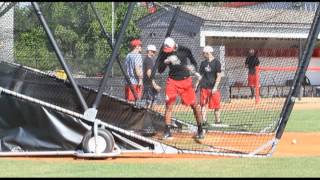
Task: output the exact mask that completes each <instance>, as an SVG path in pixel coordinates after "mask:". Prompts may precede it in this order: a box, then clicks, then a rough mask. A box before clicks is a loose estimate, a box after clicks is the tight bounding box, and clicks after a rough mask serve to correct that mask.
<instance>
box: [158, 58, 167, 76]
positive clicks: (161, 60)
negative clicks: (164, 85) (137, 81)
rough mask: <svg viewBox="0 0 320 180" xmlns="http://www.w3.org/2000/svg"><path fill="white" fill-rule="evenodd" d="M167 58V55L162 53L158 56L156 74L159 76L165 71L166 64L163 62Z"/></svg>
mask: <svg viewBox="0 0 320 180" xmlns="http://www.w3.org/2000/svg"><path fill="white" fill-rule="evenodd" d="M166 58H167V55H165V54H164V53H160V54H159V65H158V72H159V73H160V74H161V73H163V72H164V70H166V67H167V64H165V63H164V60H165V59H166Z"/></svg>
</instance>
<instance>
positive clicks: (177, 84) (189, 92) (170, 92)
mask: <svg viewBox="0 0 320 180" xmlns="http://www.w3.org/2000/svg"><path fill="white" fill-rule="evenodd" d="M165 91H166V105H171V104H174V103H175V102H176V98H177V96H178V95H179V96H180V98H181V100H182V104H183V105H187V106H189V105H194V104H195V103H196V93H195V92H194V90H193V86H192V78H191V77H188V78H186V79H183V80H174V79H171V78H168V79H167V82H166V90H165Z"/></svg>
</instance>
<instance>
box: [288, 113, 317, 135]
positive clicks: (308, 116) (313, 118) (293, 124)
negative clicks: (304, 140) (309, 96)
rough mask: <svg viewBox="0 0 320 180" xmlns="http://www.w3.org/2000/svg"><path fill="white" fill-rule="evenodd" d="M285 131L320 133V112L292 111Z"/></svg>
mask: <svg viewBox="0 0 320 180" xmlns="http://www.w3.org/2000/svg"><path fill="white" fill-rule="evenodd" d="M285 131H287V132H320V113H319V110H294V111H292V113H291V115H290V118H289V121H288V123H287V126H286V129H285Z"/></svg>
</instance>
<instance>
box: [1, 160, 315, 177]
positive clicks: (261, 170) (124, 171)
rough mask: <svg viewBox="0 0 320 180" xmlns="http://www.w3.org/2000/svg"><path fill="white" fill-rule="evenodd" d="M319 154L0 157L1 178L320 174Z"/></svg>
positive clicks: (290, 175) (296, 175) (292, 175)
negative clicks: (63, 158)
mask: <svg viewBox="0 0 320 180" xmlns="http://www.w3.org/2000/svg"><path fill="white" fill-rule="evenodd" d="M319 164H320V157H301V158H268V159H240V158H238V159H204V158H202V159H192V160H190V159H181V160H178V161H177V160H173V159H160V160H156V162H154V160H150V161H144V163H133V162H130V163H128V162H118V163H113V161H112V160H110V161H101V162H97V161H94V162H92V161H88V160H86V161H81V160H80V161H70V160H69V161H58V162H55V161H43V160H39V161H36V160H1V163H0V173H1V177H320V171H319Z"/></svg>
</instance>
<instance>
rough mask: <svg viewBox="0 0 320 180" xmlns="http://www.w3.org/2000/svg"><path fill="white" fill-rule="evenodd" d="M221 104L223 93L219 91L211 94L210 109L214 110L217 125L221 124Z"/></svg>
mask: <svg viewBox="0 0 320 180" xmlns="http://www.w3.org/2000/svg"><path fill="white" fill-rule="evenodd" d="M220 102H221V92H220V91H217V92H215V93H214V94H211V96H210V98H209V106H208V107H209V109H214V116H215V123H216V124H221V119H220V107H221V105H220Z"/></svg>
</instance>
